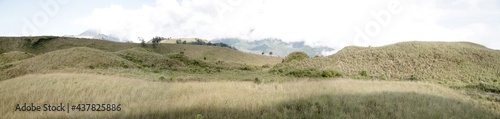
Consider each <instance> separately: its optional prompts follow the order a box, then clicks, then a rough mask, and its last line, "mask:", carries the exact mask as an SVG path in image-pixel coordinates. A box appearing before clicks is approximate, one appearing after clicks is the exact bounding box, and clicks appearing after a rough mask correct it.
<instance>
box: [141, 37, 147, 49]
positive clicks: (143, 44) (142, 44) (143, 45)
mask: <svg viewBox="0 0 500 119" xmlns="http://www.w3.org/2000/svg"><path fill="white" fill-rule="evenodd" d="M141 46H142V47H144V48H145V47H147V45H146V41H144V39H141Z"/></svg>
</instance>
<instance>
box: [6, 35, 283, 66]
mask: <svg viewBox="0 0 500 119" xmlns="http://www.w3.org/2000/svg"><path fill="white" fill-rule="evenodd" d="M73 47H89V48H94V49H99V50H102V51H107V52H116V51H120V50H126V49H131V48H137V47H141V45H140V44H138V43H119V42H111V41H104V40H93V39H79V38H66V37H53V36H40V37H0V51H3V52H8V51H22V52H27V53H31V54H35V55H38V54H43V53H48V52H51V51H55V50H60V49H67V48H73ZM145 49H147V50H148V51H151V52H155V53H158V54H161V55H169V54H178V53H181V52H183V53H184V54H185V55H186V56H188V57H190V58H192V59H204V58H206V59H207V60H209V61H223V62H230V63H239V64H247V65H255V66H262V65H265V64H275V63H279V62H281V58H277V57H269V56H261V55H256V54H248V53H242V52H239V51H235V50H231V49H229V48H221V47H215V46H196V45H180V44H160V45H159V47H158V48H156V49H155V48H153V47H151V46H150V45H148V46H147V47H146V48H145Z"/></svg>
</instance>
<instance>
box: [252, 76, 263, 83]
mask: <svg viewBox="0 0 500 119" xmlns="http://www.w3.org/2000/svg"><path fill="white" fill-rule="evenodd" d="M253 82H254V83H256V84H260V83H262V81H261V80H260V79H259V78H257V77H255V79H254V80H253Z"/></svg>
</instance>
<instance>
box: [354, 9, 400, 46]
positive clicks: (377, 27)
mask: <svg viewBox="0 0 500 119" xmlns="http://www.w3.org/2000/svg"><path fill="white" fill-rule="evenodd" d="M403 10H404V8H403V6H402V5H401V2H400V1H399V0H391V1H390V2H389V3H388V4H387V9H384V10H380V11H378V12H375V11H371V12H370V14H371V16H372V17H373V18H374V19H375V21H373V20H372V21H369V22H368V23H366V24H365V27H364V30H361V29H360V28H359V27H356V28H354V31H355V33H356V34H355V36H354V45H361V46H366V45H369V43H371V41H372V39H371V38H374V37H377V36H379V35H380V33H381V32H382V30H383V29H382V27H384V28H385V27H387V26H389V25H390V23H391V21H392V17H393V15H397V14H400V13H401V12H402V11H403Z"/></svg>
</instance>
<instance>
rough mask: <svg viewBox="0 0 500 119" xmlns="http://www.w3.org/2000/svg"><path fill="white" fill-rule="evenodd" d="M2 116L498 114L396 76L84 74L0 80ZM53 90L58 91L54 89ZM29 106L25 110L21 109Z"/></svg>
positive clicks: (187, 116)
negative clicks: (49, 107) (181, 79)
mask: <svg viewBox="0 0 500 119" xmlns="http://www.w3.org/2000/svg"><path fill="white" fill-rule="evenodd" d="M0 87H2V88H0V95H2V96H0V100H2V101H0V110H1V111H0V115H1V116H0V118H83V117H85V118H194V117H195V116H196V115H198V114H200V115H201V116H204V117H205V118H367V117H368V118H498V117H499V115H498V112H493V111H491V110H488V109H485V108H484V107H481V106H479V105H480V104H479V103H480V102H477V101H474V100H470V99H469V98H467V97H465V96H463V95H460V94H458V93H456V92H455V91H453V90H450V89H447V88H443V87H440V86H436V85H432V84H427V83H418V82H394V81H355V80H330V81H297V82H285V83H269V84H261V85H257V84H254V83H251V82H187V83H158V82H149V81H144V80H136V79H129V78H120V77H114V76H102V75H89V74H64V73H63V74H60V73H58V74H45V75H40V74H38V75H26V76H23V77H18V78H14V79H11V80H5V81H2V82H0ZM54 92H57V93H54ZM25 102H26V103H36V104H43V103H59V102H64V103H119V104H122V109H123V110H122V111H121V112H70V113H69V114H68V113H66V112H14V111H13V108H14V106H15V105H16V104H18V103H25ZM26 113H29V114H26Z"/></svg>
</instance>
